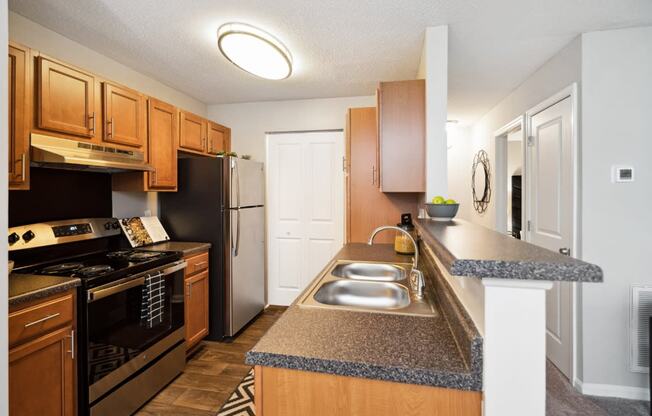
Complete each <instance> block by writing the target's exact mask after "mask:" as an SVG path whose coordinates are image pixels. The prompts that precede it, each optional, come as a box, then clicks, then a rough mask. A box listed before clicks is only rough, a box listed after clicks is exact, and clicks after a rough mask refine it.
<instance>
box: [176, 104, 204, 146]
mask: <svg viewBox="0 0 652 416" xmlns="http://www.w3.org/2000/svg"><path fill="white" fill-rule="evenodd" d="M179 124H180V126H181V127H180V131H179V149H182V150H191V151H195V152H201V153H204V152H206V142H207V140H206V136H207V132H206V130H207V121H206V120H204V119H203V118H202V117H200V116H198V115H195V114H193V113H190V112H188V111H180V112H179Z"/></svg>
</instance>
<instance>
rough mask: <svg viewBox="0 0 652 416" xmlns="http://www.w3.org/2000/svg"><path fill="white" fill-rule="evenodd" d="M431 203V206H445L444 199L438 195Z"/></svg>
mask: <svg viewBox="0 0 652 416" xmlns="http://www.w3.org/2000/svg"><path fill="white" fill-rule="evenodd" d="M432 203H433V204H445V203H446V198H444V197H443V196H439V195H438V196H436V197H434V198H432Z"/></svg>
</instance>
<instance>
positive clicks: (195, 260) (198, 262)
mask: <svg viewBox="0 0 652 416" xmlns="http://www.w3.org/2000/svg"><path fill="white" fill-rule="evenodd" d="M186 262H187V263H188V266H186V276H190V275H193V274H195V273H198V272H201V271H202V270H206V269H208V252H204V253H201V254H196V255H194V256H192V257H188V258H187V259H186Z"/></svg>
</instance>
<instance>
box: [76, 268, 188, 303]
mask: <svg viewBox="0 0 652 416" xmlns="http://www.w3.org/2000/svg"><path fill="white" fill-rule="evenodd" d="M187 265H188V263H186V262H185V261H184V260H181V261H179V262H176V263H174V264H172V265H171V266H169V267H166V268H164V269H161V270H154V271H148V272H144V273H141V274H139V275H137V276H135V277H133V278H131V279H129V280H128V281H126V282H122V283H117V284H113V285H107V286H100V287H98V288H95V289H91V290H89V291H88V302H94V301H96V300H99V299H102V298H105V297H107V296H111V295H115V294H116V293H120V292H124V291H125V290H129V289H131V288H134V287H137V286H142V285H144V284H145V279H146V278H147V277H148V276H151V275H160V276H166V275H169V274H172V273H175V272H178V271H179V270H183V269H185V268H186V266H187Z"/></svg>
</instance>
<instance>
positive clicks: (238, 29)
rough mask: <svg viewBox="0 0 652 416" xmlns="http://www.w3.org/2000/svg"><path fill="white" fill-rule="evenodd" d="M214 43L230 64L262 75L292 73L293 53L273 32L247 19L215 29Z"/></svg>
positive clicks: (276, 78)
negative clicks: (247, 21)
mask: <svg viewBox="0 0 652 416" xmlns="http://www.w3.org/2000/svg"><path fill="white" fill-rule="evenodd" d="M217 46H218V47H219V48H220V52H222V55H224V56H225V57H226V59H228V60H229V61H230V62H231V63H232V64H233V65H235V66H237V67H238V68H240V69H242V70H243V71H246V72H249V73H250V74H253V75H256V76H258V77H261V78H265V79H273V80H280V79H285V78H287V77H289V76H290V74H292V55H290V51H289V50H288V48H286V47H285V45H283V43H281V41H279V40H278V39H276V38H275V37H274V36H272V35H270V34H269V33H267V32H265V31H264V30H262V29H258V28H257V27H254V26H251V25H248V24H246V23H226V24H223V25H222V26H220V28H219V29H218V30H217Z"/></svg>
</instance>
